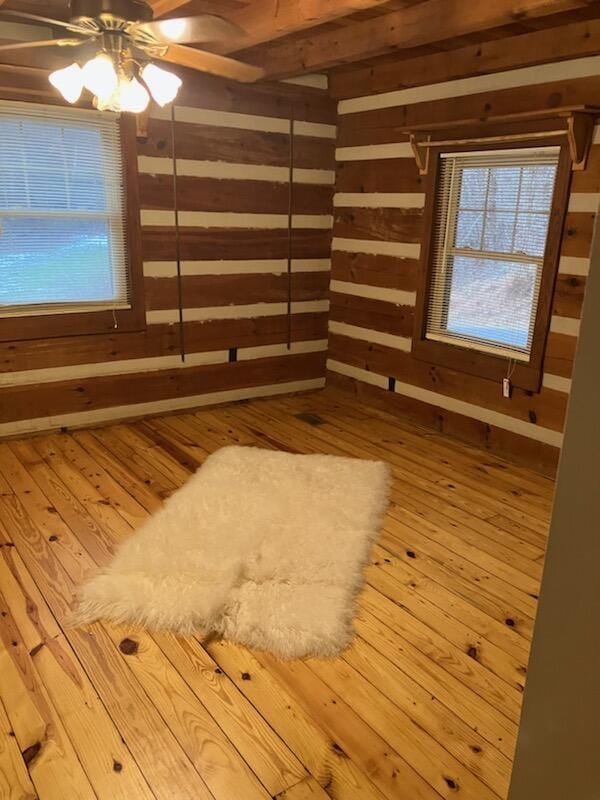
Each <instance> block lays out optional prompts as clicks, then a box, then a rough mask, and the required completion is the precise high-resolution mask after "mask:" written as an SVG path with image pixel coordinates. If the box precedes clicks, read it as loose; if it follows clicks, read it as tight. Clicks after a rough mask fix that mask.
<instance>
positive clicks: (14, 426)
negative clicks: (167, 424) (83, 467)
mask: <svg viewBox="0 0 600 800" xmlns="http://www.w3.org/2000/svg"><path fill="white" fill-rule="evenodd" d="M324 385H325V378H313V379H309V380H304V381H290V382H288V383H274V384H268V385H265V386H251V387H247V388H242V389H229V390H227V391H224V392H210V393H208V394H199V395H191V396H189V397H174V398H170V399H168V400H155V401H151V402H149V403H133V404H131V405H123V406H111V407H109V408H102V409H98V410H97V411H78V412H75V413H73V414H57V415H54V416H48V417H37V418H36V419H27V420H17V421H15V422H4V423H2V424H0V437H3V436H14V435H16V434H24V433H34V432H36V431H45V430H51V429H55V428H80V427H84V426H87V425H95V424H97V423H100V422H108V421H110V420H119V419H131V418H137V417H145V416H149V415H151V414H162V413H165V412H167V411H178V410H182V409H185V408H190V409H191V408H197V407H200V406H210V405H218V404H220V403H231V402H233V401H235V400H248V399H250V398H252V397H270V396H271V395H277V394H290V393H291V392H308V391H311V390H313V389H321V388H323V386H324Z"/></svg>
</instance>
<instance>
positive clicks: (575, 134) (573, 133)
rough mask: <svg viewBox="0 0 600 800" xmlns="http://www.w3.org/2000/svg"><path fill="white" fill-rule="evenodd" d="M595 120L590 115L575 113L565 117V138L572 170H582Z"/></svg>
mask: <svg viewBox="0 0 600 800" xmlns="http://www.w3.org/2000/svg"><path fill="white" fill-rule="evenodd" d="M594 123H595V118H594V117H593V116H591V115H590V114H579V113H577V112H575V113H573V114H571V116H569V117H567V138H568V141H569V150H570V151H571V161H572V163H573V167H572V168H573V170H577V171H580V170H584V169H585V167H586V164H587V159H588V156H589V154H590V147H591V146H592V140H593V138H594Z"/></svg>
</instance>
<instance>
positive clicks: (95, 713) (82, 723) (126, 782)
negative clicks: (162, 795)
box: [0, 548, 154, 800]
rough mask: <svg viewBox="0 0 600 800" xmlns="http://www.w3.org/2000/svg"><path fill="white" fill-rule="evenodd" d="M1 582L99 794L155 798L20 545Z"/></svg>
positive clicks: (7, 556) (9, 554)
mask: <svg viewBox="0 0 600 800" xmlns="http://www.w3.org/2000/svg"><path fill="white" fill-rule="evenodd" d="M0 584H1V585H2V587H3V591H4V598H3V602H4V606H3V611H4V612H5V613H6V615H7V617H10V619H11V620H12V621H13V626H14V632H15V635H18V637H19V639H18V640H17V641H18V642H20V643H21V644H22V646H23V647H24V649H25V650H26V651H27V652H28V653H29V656H30V657H31V660H32V663H33V665H34V668H35V671H36V674H37V675H38V676H39V679H40V681H41V682H42V684H43V685H44V687H45V689H46V691H47V692H48V696H49V699H50V701H51V702H52V704H53V706H54V708H55V709H56V712H57V714H58V715H59V716H60V719H61V721H62V723H63V724H64V727H65V731H66V732H67V734H68V736H69V738H70V741H71V742H72V743H73V748H74V750H75V752H76V753H77V756H78V758H79V761H80V763H81V765H82V766H83V768H84V770H85V772H86V774H87V776H88V778H89V780H90V782H91V783H92V785H93V786H94V790H95V791H96V793H97V794H98V797H100V798H115V800H117V798H118V800H127V799H128V798H130V797H139V798H148V799H150V798H153V797H154V794H153V793H152V791H151V790H150V788H149V787H148V785H147V783H146V781H145V780H144V778H143V777H142V774H141V772H140V770H139V768H138V766H137V764H136V763H135V760H134V759H133V757H132V755H131V753H130V751H129V749H128V748H127V746H126V744H125V743H124V742H123V740H122V738H121V735H120V733H119V732H118V730H117V729H116V727H115V726H114V723H113V722H112V720H111V719H110V717H109V715H108V713H107V711H106V709H105V707H104V706H103V705H102V703H101V701H100V699H99V697H98V695H97V694H96V692H95V690H94V688H93V686H92V685H91V683H90V681H89V679H88V677H87V675H86V674H85V672H84V670H83V668H82V666H81V664H80V663H79V660H78V659H77V657H76V655H75V653H74V651H73V649H72V648H71V646H70V645H69V643H68V642H67V640H66V638H65V636H64V635H63V634H62V631H61V629H60V627H59V626H58V623H57V622H56V620H55V619H54V617H53V616H52V614H51V612H50V609H49V608H48V606H47V605H46V603H45V601H44V599H43V597H42V595H41V594H40V592H39V590H38V588H37V586H36V585H35V584H34V582H33V580H32V579H31V576H30V575H29V573H28V571H27V569H26V568H25V565H24V564H23V562H22V560H21V558H20V556H19V555H18V553H17V552H16V548H10V549H3V551H2V558H1V559H0Z"/></svg>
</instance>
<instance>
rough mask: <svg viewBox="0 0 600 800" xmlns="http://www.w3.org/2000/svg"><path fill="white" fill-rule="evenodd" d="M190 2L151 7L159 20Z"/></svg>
mask: <svg viewBox="0 0 600 800" xmlns="http://www.w3.org/2000/svg"><path fill="white" fill-rule="evenodd" d="M0 2H1V0H0ZM189 2H190V0H150V5H151V6H152V11H153V12H154V19H158V18H159V17H164V16H165V14H170V13H171V12H172V11H177V9H178V8H181V6H185V5H187V4H188V3H189Z"/></svg>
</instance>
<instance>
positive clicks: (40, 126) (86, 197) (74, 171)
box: [0, 120, 109, 211]
mask: <svg viewBox="0 0 600 800" xmlns="http://www.w3.org/2000/svg"><path fill="white" fill-rule="evenodd" d="M91 154H95V157H90V156H91ZM105 156H106V154H105V153H104V152H103V147H102V135H101V133H100V132H99V131H98V130H94V129H88V128H84V127H81V128H79V127H76V126H73V125H61V124H60V123H59V122H52V121H50V120H44V121H41V120H40V121H31V120H25V121H23V122H20V123H14V122H12V121H10V120H9V121H2V124H1V125H0V208H4V209H6V210H11V209H13V210H17V209H22V208H30V209H37V210H40V211H43V210H46V211H68V210H72V211H108V210H109V209H108V208H107V196H106V186H105V177H104V173H103V169H104V166H105V162H104V158H105Z"/></svg>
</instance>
